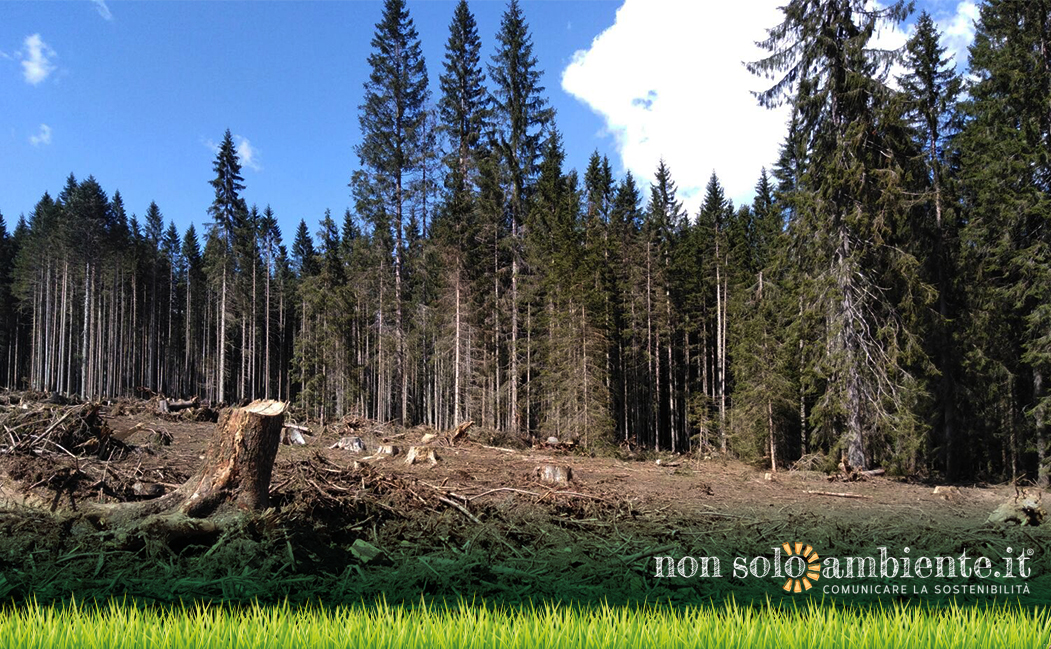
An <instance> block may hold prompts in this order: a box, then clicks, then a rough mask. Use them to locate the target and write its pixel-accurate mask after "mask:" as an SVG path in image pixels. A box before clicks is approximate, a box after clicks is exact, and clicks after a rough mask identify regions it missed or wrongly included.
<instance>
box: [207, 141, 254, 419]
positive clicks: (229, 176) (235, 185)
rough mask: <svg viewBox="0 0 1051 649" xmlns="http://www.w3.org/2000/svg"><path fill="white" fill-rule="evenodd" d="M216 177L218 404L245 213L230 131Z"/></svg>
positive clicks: (212, 208)
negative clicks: (236, 244)
mask: <svg viewBox="0 0 1051 649" xmlns="http://www.w3.org/2000/svg"><path fill="white" fill-rule="evenodd" d="M212 170H213V171H214V172H215V178H214V179H213V180H212V181H211V185H212V188H213V189H214V190H215V198H214V199H213V200H212V204H211V206H210V207H209V208H208V214H209V215H210V216H211V217H212V230H213V233H214V239H215V244H216V245H217V246H218V248H217V253H218V254H217V257H216V262H217V264H218V266H219V268H218V269H216V274H217V275H218V277H217V278H216V281H217V283H218V284H219V296H218V297H219V300H218V302H219V304H218V309H219V317H218V318H217V327H218V343H217V345H218V350H217V353H218V357H219V359H218V366H217V368H216V393H217V399H218V400H219V402H224V401H225V400H226V378H227V374H228V372H227V366H226V353H227V344H226V333H227V316H228V306H227V300H228V293H229V276H230V274H231V273H232V267H231V256H232V253H233V250H234V236H235V233H236V232H237V230H238V229H239V224H240V223H241V222H242V220H243V214H245V213H246V212H247V211H248V208H247V206H246V205H245V202H244V200H243V199H242V198H241V192H242V191H243V190H244V182H243V181H244V178H242V176H241V162H240V160H239V159H238V156H237V149H236V147H235V146H234V140H233V136H232V135H231V134H230V129H226V133H224V134H223V141H222V143H221V144H220V145H219V150H218V152H217V153H216V155H215V162H214V163H213V165H212Z"/></svg>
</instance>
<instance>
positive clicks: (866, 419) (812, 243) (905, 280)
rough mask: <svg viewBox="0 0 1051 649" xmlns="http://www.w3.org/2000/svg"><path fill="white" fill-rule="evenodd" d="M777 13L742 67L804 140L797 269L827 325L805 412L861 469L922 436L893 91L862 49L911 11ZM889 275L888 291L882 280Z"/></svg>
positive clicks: (847, 7)
mask: <svg viewBox="0 0 1051 649" xmlns="http://www.w3.org/2000/svg"><path fill="white" fill-rule="evenodd" d="M783 11H784V21H783V22H782V23H781V24H780V25H778V26H775V27H773V28H771V29H770V30H769V37H768V38H767V40H765V41H764V42H763V43H761V45H762V46H763V47H764V48H765V49H767V50H768V51H770V52H771V55H770V56H769V57H768V58H766V59H763V60H761V61H758V62H755V63H751V64H749V66H748V67H749V69H750V70H751V71H753V72H755V73H757V74H765V75H780V78H779V79H778V80H777V81H776V83H775V84H774V85H773V86H772V87H771V88H770V89H769V90H767V91H765V92H762V93H759V94H758V98H759V100H760V103H762V104H763V105H767V106H772V105H776V104H778V103H780V102H781V101H782V100H785V99H788V100H789V101H791V103H792V105H793V108H794V111H795V117H796V120H797V124H798V126H797V131H796V133H797V137H806V138H807V139H806V141H805V146H806V149H805V150H806V156H807V158H808V160H807V162H806V164H805V166H804V169H803V172H802V175H801V176H800V177H799V178H798V180H797V182H798V185H797V186H796V187H795V189H794V193H795V194H797V195H798V196H799V197H798V198H797V199H796V200H795V201H794V202H795V203H796V205H797V209H798V210H799V213H798V215H797V216H796V217H795V218H796V222H795V224H794V236H795V237H797V240H798V241H800V242H805V245H806V250H805V252H804V253H803V256H802V258H801V262H802V263H803V264H804V266H805V272H807V273H809V274H811V277H813V278H814V280H815V286H814V288H815V293H814V294H813V295H812V296H810V299H809V300H808V301H809V302H810V304H812V305H813V306H814V307H815V308H816V309H818V310H819V312H820V314H821V316H822V317H823V319H824V321H825V327H824V330H823V331H822V332H821V339H820V340H813V341H812V343H813V346H812V349H813V350H815V351H816V352H817V355H815V357H814V362H815V363H816V364H817V367H819V368H820V370H819V372H820V374H821V375H822V376H823V377H824V378H825V380H826V383H825V386H824V393H823V394H822V396H821V399H820V401H819V403H818V408H817V409H816V411H815V413H814V414H815V417H816V419H817V423H820V424H821V425H822V427H823V428H824V430H825V431H826V433H827V434H829V435H831V436H834V437H836V438H837V440H838V442H839V444H838V446H839V447H840V448H841V449H842V450H843V451H844V453H845V456H846V459H847V461H848V462H849V463H850V464H851V465H853V466H858V467H866V466H868V465H869V463H870V462H872V461H883V460H887V461H889V460H891V459H894V458H892V456H893V455H894V453H892V452H891V453H887V452H886V450H887V449H895V448H902V446H908V445H901V444H893V443H890V444H888V443H885V441H886V439H887V438H888V436H892V435H897V436H899V439H915V437H916V431H917V430H918V429H920V428H922V422H920V421H919V420H918V418H917V417H916V413H915V411H914V406H915V404H916V403H917V402H918V401H919V400H920V399H921V398H922V385H921V384H920V383H919V381H918V380H917V378H916V377H915V376H914V375H913V374H912V373H911V372H910V367H909V365H910V362H909V359H910V357H911V356H912V355H914V354H916V353H918V352H917V348H918V344H917V340H916V332H915V331H910V330H908V329H907V328H906V327H905V326H904V320H903V318H902V310H903V309H907V308H910V307H909V306H905V305H903V304H902V303H901V302H900V301H899V300H900V299H907V298H908V297H910V296H914V295H916V294H917V293H918V291H914V290H910V289H909V288H908V287H903V286H902V284H912V283H914V282H915V281H916V278H915V275H914V273H915V268H916V262H915V259H914V258H911V257H910V255H909V253H908V252H906V251H904V250H902V249H901V248H900V247H898V246H897V245H895V244H896V243H897V236H898V232H896V231H895V227H896V225H897V224H898V223H899V221H900V219H901V213H902V212H903V210H904V208H903V206H902V201H903V198H902V192H903V189H904V188H903V186H902V185H901V183H900V179H901V178H902V177H903V176H904V173H903V172H902V170H901V165H902V155H903V152H902V151H901V149H900V148H899V143H897V142H895V141H892V140H891V139H890V137H889V136H888V133H889V132H890V126H891V125H892V124H891V122H892V121H893V119H894V115H893V113H892V111H891V108H892V106H891V105H892V99H893V95H892V93H891V91H890V89H889V88H888V87H887V86H886V85H885V84H884V82H883V79H884V78H885V75H886V70H887V67H888V65H889V63H890V62H891V61H892V60H894V58H896V54H895V53H888V52H886V51H884V50H877V49H873V48H871V47H870V45H869V42H870V40H871V39H872V37H873V36H874V34H875V32H876V30H877V28H878V27H879V26H880V25H881V24H882V23H884V22H887V21H897V20H901V19H903V18H904V17H905V15H906V13H907V11H908V7H907V5H906V4H905V3H904V2H897V3H894V4H892V5H891V6H889V7H887V8H882V9H876V10H873V9H872V8H870V7H869V6H867V5H866V4H865V2H863V1H862V0H848V1H845V2H843V1H838V0H793V1H791V2H789V3H788V4H787V5H786V6H785V7H784V8H783ZM890 268H895V269H896V270H897V272H896V273H888V269H890ZM889 278H894V279H896V283H897V286H895V287H891V288H887V287H886V285H885V284H882V283H881V282H883V281H884V280H887V279H889ZM901 296H906V298H901ZM908 450H910V451H911V450H913V449H911V448H910V449H908ZM906 452H907V451H906ZM897 459H901V458H897Z"/></svg>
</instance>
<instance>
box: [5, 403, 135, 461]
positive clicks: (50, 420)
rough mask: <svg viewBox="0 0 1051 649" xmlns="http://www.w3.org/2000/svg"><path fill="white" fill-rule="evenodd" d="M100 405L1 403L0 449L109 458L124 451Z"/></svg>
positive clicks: (28, 452) (34, 453) (21, 452)
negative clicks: (100, 412) (114, 436)
mask: <svg viewBox="0 0 1051 649" xmlns="http://www.w3.org/2000/svg"><path fill="white" fill-rule="evenodd" d="M100 408H101V404H99V403H80V404H73V405H59V404H55V403H48V402H32V403H27V402H21V403H17V404H12V405H0V432H2V437H0V453H20V454H33V455H41V454H45V453H60V454H65V455H69V456H72V457H79V456H84V455H96V456H98V457H104V456H105V457H106V458H108V457H109V456H111V455H114V454H115V453H119V452H124V451H126V450H127V446H126V445H125V444H124V443H123V442H121V441H120V440H117V439H115V438H111V437H110V429H109V427H108V426H107V425H106V422H105V420H104V419H103V418H102V416H101V415H100V414H99V410H100Z"/></svg>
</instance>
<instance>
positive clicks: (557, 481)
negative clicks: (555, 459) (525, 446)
mask: <svg viewBox="0 0 1051 649" xmlns="http://www.w3.org/2000/svg"><path fill="white" fill-rule="evenodd" d="M535 472H536V475H537V477H539V478H540V482H544V483H547V484H554V485H564V484H569V481H570V480H572V479H573V469H571V468H569V467H568V466H556V465H554V464H542V465H540V466H538V467H537V468H536V469H535Z"/></svg>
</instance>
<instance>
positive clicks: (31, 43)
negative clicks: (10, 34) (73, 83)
mask: <svg viewBox="0 0 1051 649" xmlns="http://www.w3.org/2000/svg"><path fill="white" fill-rule="evenodd" d="M57 56H58V55H57V54H56V53H55V50H53V49H51V47H50V46H49V45H48V44H47V43H45V42H44V41H43V40H42V39H41V38H40V34H33V35H32V36H26V40H25V43H24V45H23V48H22V51H21V52H19V57H20V58H21V59H22V76H23V77H25V80H26V83H28V84H30V85H34V86H35V85H37V84H39V83H40V82H42V81H43V80H44V79H47V78H48V75H50V74H51V73H52V72H54V71H55V64H54V63H52V62H51V59H52V58H55V57H57Z"/></svg>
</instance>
